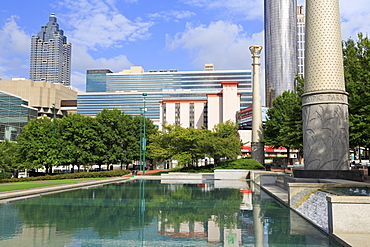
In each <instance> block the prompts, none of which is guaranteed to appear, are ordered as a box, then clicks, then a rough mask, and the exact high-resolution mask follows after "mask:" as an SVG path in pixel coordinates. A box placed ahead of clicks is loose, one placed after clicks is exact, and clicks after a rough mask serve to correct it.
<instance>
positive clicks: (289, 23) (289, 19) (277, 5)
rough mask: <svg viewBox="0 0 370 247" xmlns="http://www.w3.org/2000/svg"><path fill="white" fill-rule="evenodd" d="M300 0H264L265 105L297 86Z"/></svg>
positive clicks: (270, 103) (269, 104)
mask: <svg viewBox="0 0 370 247" xmlns="http://www.w3.org/2000/svg"><path fill="white" fill-rule="evenodd" d="M296 8H297V3H296V1H292V0H265V46H264V47H265V67H266V69H265V79H266V106H268V107H269V106H271V105H272V99H274V98H275V97H276V96H278V95H281V94H282V93H283V92H284V91H287V90H294V84H295V76H296V74H297V14H296V11H297V9H296Z"/></svg>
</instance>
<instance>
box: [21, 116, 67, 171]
mask: <svg viewBox="0 0 370 247" xmlns="http://www.w3.org/2000/svg"><path fill="white" fill-rule="evenodd" d="M53 130H54V131H57V130H58V121H57V122H56V123H53V121H52V120H50V119H49V118H47V117H44V118H38V119H32V120H31V121H30V122H28V123H27V125H26V126H25V127H24V128H23V130H22V133H21V134H20V135H19V137H18V139H17V142H18V147H19V149H18V150H19V152H20V157H21V158H22V160H24V161H25V162H29V163H30V165H31V166H32V167H34V168H42V167H45V169H46V171H47V173H50V172H51V168H52V167H53V166H57V165H60V163H59V157H60V156H59V155H60V149H61V143H60V141H59V139H58V138H54V137H53ZM54 133H55V132H54Z"/></svg>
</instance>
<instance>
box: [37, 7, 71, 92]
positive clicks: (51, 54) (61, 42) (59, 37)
mask: <svg viewBox="0 0 370 247" xmlns="http://www.w3.org/2000/svg"><path fill="white" fill-rule="evenodd" d="M63 34H64V33H63V30H62V29H59V25H58V23H57V18H56V17H55V15H54V14H51V15H50V17H49V22H48V23H47V24H46V26H42V27H41V31H40V32H39V33H38V34H37V35H32V39H31V58H30V79H31V80H33V81H48V82H53V83H61V84H63V85H66V86H69V85H70V77H71V46H72V45H71V43H69V42H67V37H66V36H64V35H63Z"/></svg>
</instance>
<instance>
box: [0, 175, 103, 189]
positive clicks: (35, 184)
mask: <svg viewBox="0 0 370 247" xmlns="http://www.w3.org/2000/svg"><path fill="white" fill-rule="evenodd" d="M101 179H104V178H78V179H63V180H48V181H31V182H19V183H1V184H0V192H5V191H12V190H24V189H32V188H39V187H45V186H53V185H60V184H71V183H78V182H81V181H87V180H101Z"/></svg>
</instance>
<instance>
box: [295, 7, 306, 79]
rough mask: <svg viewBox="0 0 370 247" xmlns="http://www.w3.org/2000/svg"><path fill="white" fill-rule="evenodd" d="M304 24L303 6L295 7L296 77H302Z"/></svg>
mask: <svg viewBox="0 0 370 247" xmlns="http://www.w3.org/2000/svg"><path fill="white" fill-rule="evenodd" d="M305 29H306V22H305V16H304V13H303V5H301V6H298V7H297V40H298V47H297V48H298V76H300V77H302V78H303V77H304V43H305V33H306V31H305Z"/></svg>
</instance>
